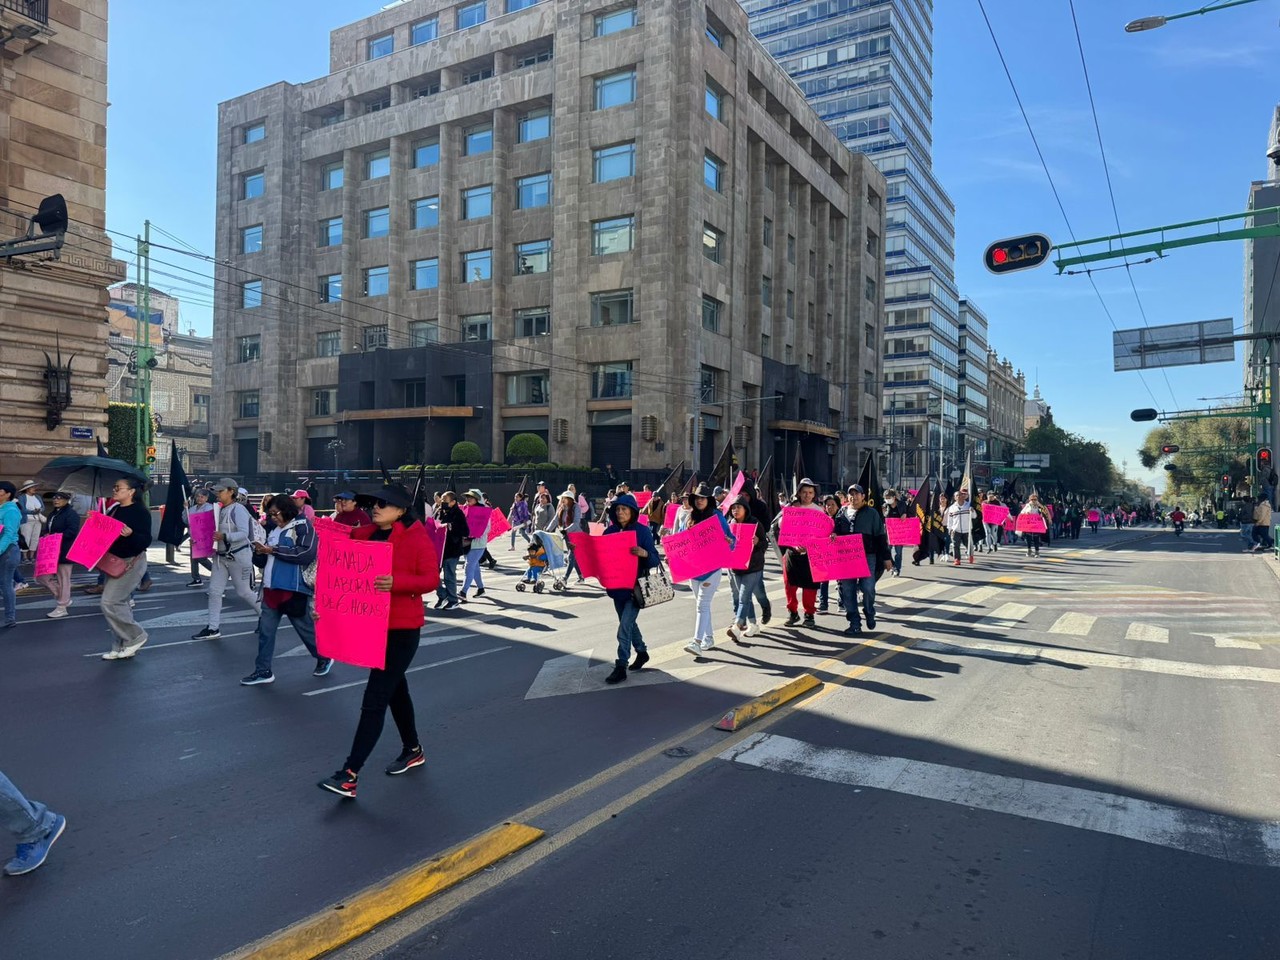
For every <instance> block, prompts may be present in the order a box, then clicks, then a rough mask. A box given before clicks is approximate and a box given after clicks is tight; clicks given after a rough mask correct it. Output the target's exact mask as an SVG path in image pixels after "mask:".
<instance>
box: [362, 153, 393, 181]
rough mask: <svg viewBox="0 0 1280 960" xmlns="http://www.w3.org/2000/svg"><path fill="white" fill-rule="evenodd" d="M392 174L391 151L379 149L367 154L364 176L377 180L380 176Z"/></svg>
mask: <svg viewBox="0 0 1280 960" xmlns="http://www.w3.org/2000/svg"><path fill="white" fill-rule="evenodd" d="M389 176H391V151H390V150H377V151H375V152H374V153H370V154H366V156H365V158H364V178H365V179H366V180H377V179H378V178H379V177H389Z"/></svg>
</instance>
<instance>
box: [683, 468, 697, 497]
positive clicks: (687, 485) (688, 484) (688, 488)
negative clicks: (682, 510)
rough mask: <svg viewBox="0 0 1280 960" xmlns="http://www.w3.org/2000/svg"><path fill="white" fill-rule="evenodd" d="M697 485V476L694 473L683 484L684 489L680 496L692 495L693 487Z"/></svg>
mask: <svg viewBox="0 0 1280 960" xmlns="http://www.w3.org/2000/svg"><path fill="white" fill-rule="evenodd" d="M697 485H698V475H697V474H696V473H691V474H689V479H688V480H686V481H685V482H684V487H683V489H681V491H680V496H682V497H683V496H684V495H685V494H687V493H693V490H694V487H696V486H697Z"/></svg>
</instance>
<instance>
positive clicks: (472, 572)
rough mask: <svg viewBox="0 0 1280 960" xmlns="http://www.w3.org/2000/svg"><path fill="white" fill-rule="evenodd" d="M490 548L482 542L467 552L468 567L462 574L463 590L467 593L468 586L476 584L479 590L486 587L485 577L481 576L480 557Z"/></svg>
mask: <svg viewBox="0 0 1280 960" xmlns="http://www.w3.org/2000/svg"><path fill="white" fill-rule="evenodd" d="M487 549H489V548H488V546H487V545H485V544H483V543H482V544H480V546H478V547H472V548H471V551H470V552H469V553H468V554H467V569H466V572H465V573H464V574H463V575H462V592H463V593H466V592H467V590H468V588H470V587H472V586H474V587H475V588H476V589H477V590H483V589H484V579H483V578H482V577H481V576H480V558H481V557H483V556H484V552H485V551H486V550H487Z"/></svg>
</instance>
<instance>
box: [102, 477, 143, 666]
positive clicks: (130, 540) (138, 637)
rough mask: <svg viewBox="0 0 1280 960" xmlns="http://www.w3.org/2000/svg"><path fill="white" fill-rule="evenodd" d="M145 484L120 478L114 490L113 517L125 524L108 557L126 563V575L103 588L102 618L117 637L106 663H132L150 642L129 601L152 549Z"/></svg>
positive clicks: (131, 478)
mask: <svg viewBox="0 0 1280 960" xmlns="http://www.w3.org/2000/svg"><path fill="white" fill-rule="evenodd" d="M144 485H145V481H144V480H142V479H141V478H138V477H121V478H120V479H119V480H117V481H116V482H115V486H114V487H112V488H111V496H112V497H113V498H114V499H115V501H116V503H115V506H114V507H112V508H111V511H110V513H111V517H112V518H113V519H115V520H118V521H120V522H121V523H123V524H124V529H122V530H121V531H120V536H118V537H117V538H116V539H115V541H114V542H113V543H112V544H111V546H109V547H108V548H107V553H109V554H112V555H114V556H116V557H119V558H120V559H121V560H126V561H128V563H127V564H126V565H125V569H124V572H123V573H122V574H120V575H119V576H118V577H115V576H110V577H107V579H106V582H105V583H104V584H103V587H102V615H103V616H104V617H106V618H107V625H108V626H109V627H111V632H112V633H114V634H115V635H116V639H115V641H114V642H113V643H112V645H111V649H110V650H108V651H107V652H106V653H104V654H103V655H102V659H103V660H129V659H131V658H132V657H133V656H134V655H135V654H136V653H137V652H138V651H139V650H140V649H141V648H142V645H143V644H144V643H146V642H147V631H145V630H143V629H142V627H140V626H138V622H137V621H136V620H134V619H133V605H132V602H131V600H130V597H131V596H132V594H133V591H134V590H135V589H136V588H137V586H138V584H139V583H141V582H142V578H143V577H144V576H145V575H146V573H147V547H149V546H151V511H150V510H148V509H147V507H146V505H145V504H142V503H139V502H138V500H137V497H138V494H139V493H141V492H142V488H143V486H144Z"/></svg>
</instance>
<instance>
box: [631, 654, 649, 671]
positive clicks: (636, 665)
mask: <svg viewBox="0 0 1280 960" xmlns="http://www.w3.org/2000/svg"><path fill="white" fill-rule="evenodd" d="M648 662H649V651H648V650H640V651H637V653H636V658H635V659H634V660H632V661H631V666H630V667H628V668H627V669H628V670H639V669H641V668H642V667H644V665H645V664H646V663H648Z"/></svg>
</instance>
